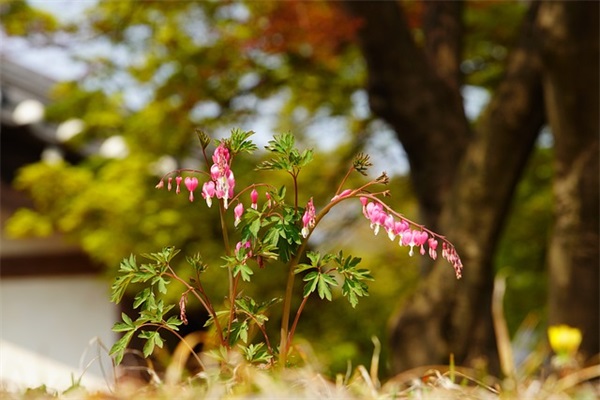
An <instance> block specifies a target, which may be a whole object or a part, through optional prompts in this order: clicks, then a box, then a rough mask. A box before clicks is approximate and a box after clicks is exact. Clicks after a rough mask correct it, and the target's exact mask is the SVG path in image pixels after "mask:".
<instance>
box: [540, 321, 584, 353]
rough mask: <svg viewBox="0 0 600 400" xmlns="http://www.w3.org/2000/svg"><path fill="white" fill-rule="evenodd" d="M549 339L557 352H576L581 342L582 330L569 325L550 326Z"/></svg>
mask: <svg viewBox="0 0 600 400" xmlns="http://www.w3.org/2000/svg"><path fill="white" fill-rule="evenodd" d="M548 339H549V340H550V347H552V350H554V352H555V353H556V354H559V355H567V354H575V353H576V352H577V349H578V348H579V345H580V344H581V331H580V330H579V329H577V328H572V327H570V326H568V325H553V326H550V327H549V328H548Z"/></svg>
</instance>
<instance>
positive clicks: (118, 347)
mask: <svg viewBox="0 0 600 400" xmlns="http://www.w3.org/2000/svg"><path fill="white" fill-rule="evenodd" d="M134 333H135V331H134V330H132V331H129V332H127V333H126V334H125V335H123V337H121V338H120V339H119V340H117V341H116V342H115V344H114V345H113V346H112V347H111V349H110V351H109V355H110V356H114V357H115V364H116V365H119V364H120V363H121V361H123V355H124V353H125V349H126V348H127V345H128V344H129V342H130V341H131V338H132V337H133V334H134Z"/></svg>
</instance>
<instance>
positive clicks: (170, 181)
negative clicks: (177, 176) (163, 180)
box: [167, 176, 173, 192]
mask: <svg viewBox="0 0 600 400" xmlns="http://www.w3.org/2000/svg"><path fill="white" fill-rule="evenodd" d="M167 182H168V183H167V190H168V191H169V192H170V191H171V189H172V188H173V185H172V184H171V183H172V182H173V177H171V176H170V177H169V180H168V181H167Z"/></svg>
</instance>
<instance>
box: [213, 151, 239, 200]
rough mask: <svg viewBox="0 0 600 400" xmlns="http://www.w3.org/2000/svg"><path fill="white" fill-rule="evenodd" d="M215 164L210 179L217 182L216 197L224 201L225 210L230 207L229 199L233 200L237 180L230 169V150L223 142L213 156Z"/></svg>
mask: <svg viewBox="0 0 600 400" xmlns="http://www.w3.org/2000/svg"><path fill="white" fill-rule="evenodd" d="M212 159H213V162H214V164H213V165H212V166H211V167H210V177H211V178H212V180H213V181H214V182H215V195H216V196H217V198H218V199H223V206H224V207H225V209H227V207H228V206H229V199H231V198H233V195H234V191H233V189H234V187H235V178H234V176H233V171H231V169H230V165H229V162H230V155H229V149H227V147H225V143H223V142H221V143H220V144H219V146H217V148H216V149H215V152H214V153H213V156H212Z"/></svg>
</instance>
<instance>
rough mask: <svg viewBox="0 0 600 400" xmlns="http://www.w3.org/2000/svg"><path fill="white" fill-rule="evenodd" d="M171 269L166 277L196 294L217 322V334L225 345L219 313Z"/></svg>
mask: <svg viewBox="0 0 600 400" xmlns="http://www.w3.org/2000/svg"><path fill="white" fill-rule="evenodd" d="M169 269H170V270H171V273H167V274H165V275H167V276H170V277H171V278H173V279H175V280H177V281H179V282H181V283H182V284H183V285H184V286H185V287H186V288H187V289H188V290H189V291H190V292H192V293H193V294H194V296H196V298H197V299H198V301H200V303H201V304H202V305H203V306H204V308H205V309H206V311H208V313H209V314H210V315H211V317H212V318H213V320H214V321H215V328H216V329H217V332H219V340H220V341H221V344H225V339H224V338H223V330H222V329H221V324H220V323H219V320H218V318H217V313H216V312H215V310H214V308H213V307H212V305H210V301H209V302H206V301H205V299H204V298H203V297H202V296H200V294H199V293H198V292H197V291H196V288H194V287H193V286H192V285H190V284H189V283H187V282H186V281H184V280H183V279H181V278H180V277H179V276H178V275H177V274H175V271H173V269H172V268H171V267H169Z"/></svg>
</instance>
